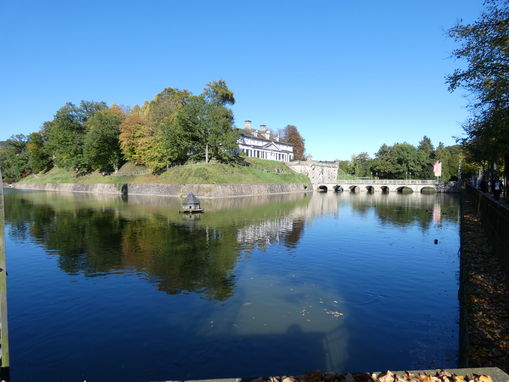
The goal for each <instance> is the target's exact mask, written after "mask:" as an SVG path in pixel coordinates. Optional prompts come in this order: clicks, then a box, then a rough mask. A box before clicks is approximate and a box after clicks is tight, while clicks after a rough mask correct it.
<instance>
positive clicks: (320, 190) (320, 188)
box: [317, 184, 329, 192]
mask: <svg viewBox="0 0 509 382" xmlns="http://www.w3.org/2000/svg"><path fill="white" fill-rule="evenodd" d="M317 191H318V192H327V191H329V189H328V188H327V186H326V185H324V184H322V185H320V186H318V188H317Z"/></svg>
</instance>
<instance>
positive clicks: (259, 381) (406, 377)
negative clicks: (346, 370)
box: [249, 370, 493, 382]
mask: <svg viewBox="0 0 509 382" xmlns="http://www.w3.org/2000/svg"><path fill="white" fill-rule="evenodd" d="M249 381H250V382H493V380H492V379H491V377H490V376H487V375H476V374H473V375H471V376H459V375H456V374H453V373H450V372H448V371H446V370H437V371H436V373H435V374H433V375H430V374H413V373H410V372H408V371H405V372H402V373H392V372H391V371H387V372H386V373H372V374H367V373H364V374H337V373H321V372H319V371H311V372H309V373H306V374H305V375H303V376H299V377H288V376H281V377H265V378H256V379H250V380H249Z"/></svg>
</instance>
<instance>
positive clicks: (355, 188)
mask: <svg viewBox="0 0 509 382" xmlns="http://www.w3.org/2000/svg"><path fill="white" fill-rule="evenodd" d="M349 188H350V192H354V193H355V192H359V191H360V187H359V186H355V185H353V186H350V187H349Z"/></svg>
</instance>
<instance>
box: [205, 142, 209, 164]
mask: <svg viewBox="0 0 509 382" xmlns="http://www.w3.org/2000/svg"><path fill="white" fill-rule="evenodd" d="M205 163H209V144H208V143H206V144H205Z"/></svg>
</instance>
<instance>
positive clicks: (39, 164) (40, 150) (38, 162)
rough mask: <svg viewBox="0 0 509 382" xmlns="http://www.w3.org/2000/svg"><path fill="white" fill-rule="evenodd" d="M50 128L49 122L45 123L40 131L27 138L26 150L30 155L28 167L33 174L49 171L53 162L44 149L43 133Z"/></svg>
mask: <svg viewBox="0 0 509 382" xmlns="http://www.w3.org/2000/svg"><path fill="white" fill-rule="evenodd" d="M50 126H51V122H45V123H44V125H43V128H42V129H41V131H38V132H35V133H32V134H30V135H29V136H28V142H27V148H28V152H29V153H30V159H29V160H28V166H29V167H30V169H31V170H32V172H34V173H39V172H41V171H46V170H49V169H50V168H51V167H52V165H53V162H52V161H51V155H50V153H49V152H48V151H47V150H46V148H45V141H46V138H45V132H46V131H47V129H48V128H49V127H50Z"/></svg>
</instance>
